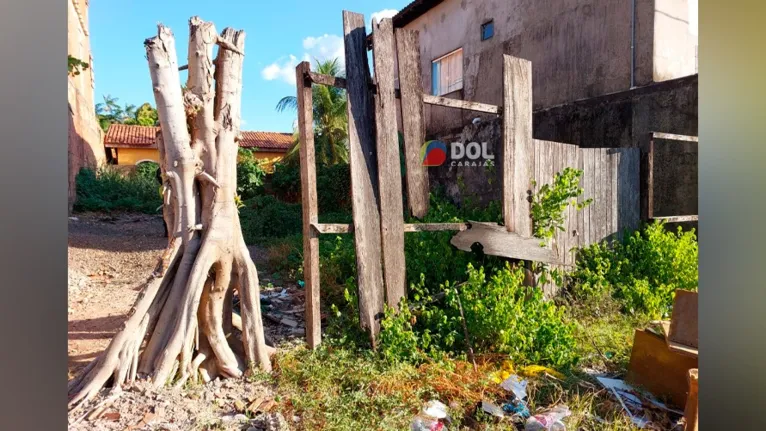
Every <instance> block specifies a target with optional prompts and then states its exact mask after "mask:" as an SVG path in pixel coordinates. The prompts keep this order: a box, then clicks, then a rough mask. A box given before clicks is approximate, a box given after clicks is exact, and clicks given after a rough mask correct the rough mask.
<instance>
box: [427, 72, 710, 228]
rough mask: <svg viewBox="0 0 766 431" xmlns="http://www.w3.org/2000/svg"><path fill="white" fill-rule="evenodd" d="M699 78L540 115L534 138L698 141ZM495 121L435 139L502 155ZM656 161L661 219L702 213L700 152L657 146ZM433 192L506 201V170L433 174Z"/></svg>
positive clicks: (594, 142) (611, 144)
mask: <svg viewBox="0 0 766 431" xmlns="http://www.w3.org/2000/svg"><path fill="white" fill-rule="evenodd" d="M697 84H698V77H697V75H693V76H689V77H685V78H679V79H675V80H671V81H666V82H661V83H656V84H651V85H648V86H645V87H640V88H636V89H633V90H628V91H624V92H621V93H616V94H610V95H606V96H601V97H597V98H592V99H587V100H582V101H578V102H575V103H571V104H566V105H560V106H556V107H553V108H549V109H543V110H537V111H535V112H534V114H533V127H534V132H533V136H534V138H535V139H542V140H548V141H556V142H564V143H570V144H576V145H578V146H580V147H585V148H619V147H635V146H638V145H639V144H640V143H641V142H643V141H646V139H647V135H648V133H649V132H652V131H654V132H665V133H673V134H681V135H691V136H697V134H698V133H697V131H698V124H697V103H698V92H697ZM501 127H502V126H501V124H500V121H499V120H497V119H495V120H491V121H483V122H481V123H479V124H478V125H473V124H469V125H467V126H465V127H463V128H461V129H453V130H452V131H451V132H444V133H439V134H436V135H430V136H429V139H439V140H441V141H443V142H447V143H450V142H455V141H460V142H463V143H466V142H471V141H476V142H487V144H488V147H489V149H490V152H491V153H492V154H495V160H496V164H499V162H500V157H501V153H500V150H501V138H502V128H501ZM656 145H657V148H658V150H657V156H656V159H655V182H656V186H655V213H656V214H655V215H657V216H670V215H690V214H697V155H696V152H694V151H693V148H691V147H690V145H688V144H678V143H674V142H658V143H657V144H656ZM428 172H429V178H430V181H431V187H432V190H435V189H437V188H443V189H444V190H445V191H446V192H447V195H448V196H449V197H450V198H451V199H452V200H453V201H455V202H458V203H460V202H462V201H463V200H464V199H465V198H466V197H469V196H470V197H472V198H474V199H477V200H479V201H480V202H483V203H487V202H489V201H493V200H499V199H500V198H501V184H500V179H501V176H500V170H499V169H498V168H494V169H488V168H483V167H470V166H469V167H450V166H447V165H446V164H445V165H444V166H440V167H435V168H434V167H432V168H429V169H428Z"/></svg>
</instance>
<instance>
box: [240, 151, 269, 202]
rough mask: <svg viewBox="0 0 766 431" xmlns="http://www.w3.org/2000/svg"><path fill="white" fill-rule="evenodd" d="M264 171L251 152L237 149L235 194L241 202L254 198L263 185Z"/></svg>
mask: <svg viewBox="0 0 766 431" xmlns="http://www.w3.org/2000/svg"><path fill="white" fill-rule="evenodd" d="M265 176H266V171H264V170H263V167H262V166H261V163H260V162H259V161H258V160H257V159H256V158H255V156H254V155H253V152H252V151H251V150H247V149H244V148H240V149H239V153H238V156H237V193H238V194H239V196H240V198H241V199H242V200H247V199H251V198H254V197H255V196H256V195H257V194H258V193H259V192H260V191H261V186H262V185H263V179H264V177H265Z"/></svg>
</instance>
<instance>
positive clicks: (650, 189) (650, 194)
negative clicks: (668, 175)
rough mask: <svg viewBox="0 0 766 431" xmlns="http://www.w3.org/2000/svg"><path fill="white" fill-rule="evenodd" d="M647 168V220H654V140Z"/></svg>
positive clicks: (650, 144) (651, 142) (650, 141)
mask: <svg viewBox="0 0 766 431" xmlns="http://www.w3.org/2000/svg"><path fill="white" fill-rule="evenodd" d="M647 160H648V161H647V167H646V169H647V170H646V176H647V179H646V219H647V220H651V219H652V218H654V138H652V139H650V140H649V152H648V155H647Z"/></svg>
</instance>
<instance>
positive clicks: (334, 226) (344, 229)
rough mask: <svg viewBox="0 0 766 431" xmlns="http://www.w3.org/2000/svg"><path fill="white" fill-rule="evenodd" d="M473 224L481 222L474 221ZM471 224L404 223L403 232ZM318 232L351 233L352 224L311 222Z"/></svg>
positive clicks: (436, 229)
mask: <svg viewBox="0 0 766 431" xmlns="http://www.w3.org/2000/svg"><path fill="white" fill-rule="evenodd" d="M473 223H474V224H483V223H476V222H473ZM470 226H471V224H470V223H405V224H404V232H408V233H412V232H440V231H464V230H466V229H468V228H469V227H470ZM311 227H313V228H314V229H315V230H316V231H317V232H319V233H320V234H323V233H327V234H339V233H353V232H354V226H353V225H351V224H345V223H312V225H311Z"/></svg>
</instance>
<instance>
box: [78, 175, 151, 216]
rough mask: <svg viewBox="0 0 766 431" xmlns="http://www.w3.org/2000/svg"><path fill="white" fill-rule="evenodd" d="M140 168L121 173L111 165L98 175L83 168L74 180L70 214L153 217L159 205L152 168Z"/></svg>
mask: <svg viewBox="0 0 766 431" xmlns="http://www.w3.org/2000/svg"><path fill="white" fill-rule="evenodd" d="M142 165H144V164H143V163H142V164H140V165H139V166H138V167H137V169H136V171H134V172H132V173H124V172H121V171H119V170H117V169H116V168H114V167H112V166H111V165H108V166H105V167H103V168H101V169H99V170H98V171H94V170H92V169H88V168H83V169H81V170H80V172H79V173H78V174H77V176H76V177H75V181H76V184H77V199H76V200H75V203H74V211H76V212H84V211H114V210H123V211H136V212H143V213H147V214H156V212H157V208H158V207H160V206H161V205H162V198H161V197H160V194H159V193H158V191H157V190H158V187H159V184H158V183H157V180H156V177H155V172H156V167H157V165H156V164H153V163H146V165H147V166H142Z"/></svg>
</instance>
